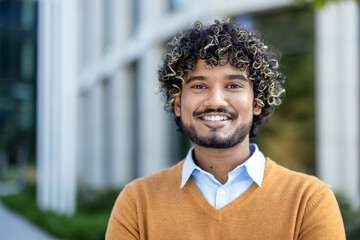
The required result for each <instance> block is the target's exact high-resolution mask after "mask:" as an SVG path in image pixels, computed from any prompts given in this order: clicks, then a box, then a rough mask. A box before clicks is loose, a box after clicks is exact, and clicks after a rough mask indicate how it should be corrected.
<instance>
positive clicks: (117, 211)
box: [105, 186, 139, 240]
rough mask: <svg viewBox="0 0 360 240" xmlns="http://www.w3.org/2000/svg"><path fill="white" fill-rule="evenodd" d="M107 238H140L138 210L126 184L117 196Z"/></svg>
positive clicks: (109, 239) (119, 239)
mask: <svg viewBox="0 0 360 240" xmlns="http://www.w3.org/2000/svg"><path fill="white" fill-rule="evenodd" d="M105 239H106V240H115V239H116V240H122V239H124V240H125V239H126V240H134V239H139V227H138V219H137V210H136V205H135V203H134V200H133V199H132V198H131V195H130V194H129V188H128V186H126V187H125V188H124V189H123V190H122V191H121V193H120V194H119V197H118V198H117V200H116V202H115V205H114V208H113V210H112V212H111V216H110V219H109V223H108V227H107V231H106V237H105Z"/></svg>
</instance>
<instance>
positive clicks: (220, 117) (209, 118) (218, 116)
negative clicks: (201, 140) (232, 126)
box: [201, 115, 229, 122]
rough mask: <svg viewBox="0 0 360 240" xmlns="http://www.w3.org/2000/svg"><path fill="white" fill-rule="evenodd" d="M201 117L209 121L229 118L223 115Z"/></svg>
mask: <svg viewBox="0 0 360 240" xmlns="http://www.w3.org/2000/svg"><path fill="white" fill-rule="evenodd" d="M201 119H202V120H205V121H210V122H221V121H227V120H229V117H227V116H223V115H211V116H202V117H201Z"/></svg>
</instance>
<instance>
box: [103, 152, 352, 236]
mask: <svg viewBox="0 0 360 240" xmlns="http://www.w3.org/2000/svg"><path fill="white" fill-rule="evenodd" d="M183 162H184V161H181V162H179V163H178V164H176V165H175V166H173V167H170V168H167V169H164V170H162V171H160V172H158V173H156V174H154V175H151V176H148V177H144V178H140V179H136V180H134V181H133V182H131V183H129V184H128V185H126V186H125V188H124V189H123V191H122V192H121V193H120V194H119V197H118V198H117V200H116V203H115V205H114V208H113V211H112V213H111V217H110V220H109V224H108V229H107V232H106V239H107V240H115V239H116V240H119V239H148V240H151V239H154V240H155V239H156V240H159V239H172V240H173V239H182V240H183V239H196V240H201V239H204V240H205V239H206V240H211V239H244V240H245V239H246V240H249V239H251V240H257V239H277V240H278V239H327V240H332V239H333V240H342V239H346V238H345V231H344V225H343V221H342V218H341V214H340V210H339V206H338V204H337V202H336V199H335V197H334V194H333V192H332V191H331V189H330V187H329V186H328V185H327V184H325V183H323V182H322V181H320V180H319V179H317V178H316V177H313V176H309V175H306V174H302V173H297V172H294V171H291V170H288V169H286V168H284V167H281V166H279V165H278V164H276V163H275V162H274V161H272V160H271V159H269V158H268V159H267V162H266V165H265V170H264V179H263V184H262V187H259V186H258V185H257V184H255V183H253V184H252V185H251V186H250V187H249V188H248V189H247V190H246V191H245V192H244V193H243V194H242V195H240V196H239V197H238V198H236V199H235V200H234V201H232V202H230V203H229V204H227V205H226V206H224V207H223V208H221V209H216V208H215V207H214V206H212V205H211V204H209V202H208V201H207V200H206V199H205V197H204V196H203V195H202V193H201V192H200V190H199V189H198V188H197V186H196V184H195V182H194V181H193V179H192V178H190V179H189V181H188V182H187V183H186V184H185V186H184V187H183V188H180V184H181V171H182V165H183Z"/></svg>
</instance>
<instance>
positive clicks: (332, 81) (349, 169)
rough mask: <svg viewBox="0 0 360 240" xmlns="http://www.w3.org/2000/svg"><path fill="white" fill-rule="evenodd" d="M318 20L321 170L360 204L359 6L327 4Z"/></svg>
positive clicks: (333, 185)
mask: <svg viewBox="0 0 360 240" xmlns="http://www.w3.org/2000/svg"><path fill="white" fill-rule="evenodd" d="M315 19H316V22H315V24H316V28H315V29H316V48H315V49H316V69H317V72H316V81H317V82H316V101H317V102H316V114H317V121H316V124H317V171H318V175H319V177H320V178H321V179H322V180H324V181H325V182H326V183H328V184H330V185H331V187H332V188H333V190H335V191H342V192H344V193H345V194H346V195H347V197H349V198H350V199H351V200H352V201H353V202H354V203H355V204H356V205H359V203H360V202H359V198H360V183H359V182H360V181H359V180H360V175H359V174H360V172H359V170H360V165H359V161H360V156H359V146H360V142H359V124H360V117H359V109H360V105H359V103H360V102H359V65H360V64H359V9H358V6H357V4H356V2H354V1H345V2H338V3H328V4H327V5H326V6H325V8H324V9H321V10H319V11H318V12H317V13H316V18H315Z"/></svg>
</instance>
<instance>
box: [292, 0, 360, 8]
mask: <svg viewBox="0 0 360 240" xmlns="http://www.w3.org/2000/svg"><path fill="white" fill-rule="evenodd" d="M344 1H350V0H295V2H296V3H299V4H307V3H310V4H311V5H312V6H313V7H314V8H316V9H320V8H323V7H324V6H325V4H326V3H328V2H344ZM354 1H355V2H359V0H354Z"/></svg>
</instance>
